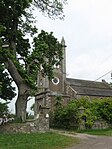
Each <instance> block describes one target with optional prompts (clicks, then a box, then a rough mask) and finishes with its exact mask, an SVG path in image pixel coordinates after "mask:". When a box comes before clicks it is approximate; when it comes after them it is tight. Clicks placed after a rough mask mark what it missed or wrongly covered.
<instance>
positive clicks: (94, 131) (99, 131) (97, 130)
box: [78, 129, 112, 136]
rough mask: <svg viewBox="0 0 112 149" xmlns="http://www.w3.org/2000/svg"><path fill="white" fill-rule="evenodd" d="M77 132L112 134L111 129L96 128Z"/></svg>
mask: <svg viewBox="0 0 112 149" xmlns="http://www.w3.org/2000/svg"><path fill="white" fill-rule="evenodd" d="M78 132H79V133H86V134H90V135H105V136H112V129H96V130H81V131H78Z"/></svg>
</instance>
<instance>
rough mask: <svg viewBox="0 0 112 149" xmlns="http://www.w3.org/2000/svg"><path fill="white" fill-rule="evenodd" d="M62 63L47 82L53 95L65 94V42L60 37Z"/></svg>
mask: <svg viewBox="0 0 112 149" xmlns="http://www.w3.org/2000/svg"><path fill="white" fill-rule="evenodd" d="M61 44H62V53H63V55H62V57H63V59H62V61H61V63H60V65H59V66H57V67H56V68H55V69H54V78H53V79H52V80H51V81H50V82H49V89H50V91H51V93H52V94H53V95H61V94H64V93H65V87H64V86H65V80H66V49H65V40H64V38H63V37H62V40H61Z"/></svg>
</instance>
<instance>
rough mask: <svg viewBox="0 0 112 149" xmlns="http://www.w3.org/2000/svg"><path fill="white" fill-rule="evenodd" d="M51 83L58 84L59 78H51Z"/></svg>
mask: <svg viewBox="0 0 112 149" xmlns="http://www.w3.org/2000/svg"><path fill="white" fill-rule="evenodd" d="M52 83H53V84H54V85H58V84H59V78H57V77H54V78H53V79H52Z"/></svg>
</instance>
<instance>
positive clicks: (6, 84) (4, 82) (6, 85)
mask: <svg viewBox="0 0 112 149" xmlns="http://www.w3.org/2000/svg"><path fill="white" fill-rule="evenodd" d="M0 80H1V86H0V98H1V99H3V100H12V98H14V97H15V95H16V94H15V87H13V86H12V81H13V80H12V78H11V77H9V74H8V72H7V71H6V70H4V66H3V65H2V64H0Z"/></svg>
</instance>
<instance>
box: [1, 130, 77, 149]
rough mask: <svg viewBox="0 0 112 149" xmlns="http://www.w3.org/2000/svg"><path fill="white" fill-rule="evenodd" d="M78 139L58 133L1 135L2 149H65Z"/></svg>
mask: <svg viewBox="0 0 112 149" xmlns="http://www.w3.org/2000/svg"><path fill="white" fill-rule="evenodd" d="M78 141H79V140H78V139H76V138H73V137H67V136H63V135H59V134H57V133H52V132H49V133H31V134H18V133H17V134H0V149H63V148H65V147H67V146H72V145H74V144H75V143H78Z"/></svg>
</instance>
